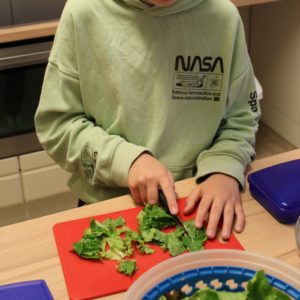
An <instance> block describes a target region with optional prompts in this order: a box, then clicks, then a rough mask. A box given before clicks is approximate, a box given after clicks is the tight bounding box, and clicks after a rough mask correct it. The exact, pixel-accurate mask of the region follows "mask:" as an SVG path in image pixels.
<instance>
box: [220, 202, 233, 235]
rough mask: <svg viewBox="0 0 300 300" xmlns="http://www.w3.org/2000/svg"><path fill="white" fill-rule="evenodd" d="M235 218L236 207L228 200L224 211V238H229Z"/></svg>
mask: <svg viewBox="0 0 300 300" xmlns="http://www.w3.org/2000/svg"><path fill="white" fill-rule="evenodd" d="M233 219H234V207H233V205H232V204H231V203H229V202H227V203H226V204H225V207H224V211H223V227H222V233H221V235H222V238H223V239H224V240H228V239H229V237H230V234H231V229H232V224H233Z"/></svg>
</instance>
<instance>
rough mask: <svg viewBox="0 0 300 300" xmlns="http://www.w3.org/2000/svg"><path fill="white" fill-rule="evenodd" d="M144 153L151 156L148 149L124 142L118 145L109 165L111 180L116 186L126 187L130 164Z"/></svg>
mask: <svg viewBox="0 0 300 300" xmlns="http://www.w3.org/2000/svg"><path fill="white" fill-rule="evenodd" d="M144 152H147V153H149V154H150V155H152V153H151V151H150V150H149V149H147V148H145V147H141V146H137V145H135V144H131V143H128V142H126V141H123V142H122V143H120V144H119V145H118V147H117V149H116V151H115V153H114V156H113V159H112V160H111V164H110V172H111V178H112V180H113V181H114V183H115V184H116V185H117V186H122V187H128V182H127V181H128V180H127V177H128V171H129V169H130V167H131V165H132V163H133V162H134V161H135V160H136V159H137V158H138V157H139V156H140V155H141V154H142V153H144Z"/></svg>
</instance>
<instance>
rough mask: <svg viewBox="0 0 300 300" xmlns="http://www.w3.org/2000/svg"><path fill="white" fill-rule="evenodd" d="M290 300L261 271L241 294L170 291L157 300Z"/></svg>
mask: <svg viewBox="0 0 300 300" xmlns="http://www.w3.org/2000/svg"><path fill="white" fill-rule="evenodd" d="M171 299H172V300H291V298H290V297H289V296H287V295H286V294H284V293H283V292H281V291H279V290H278V289H276V288H274V287H272V286H271V284H270V283H269V280H268V278H267V276H266V274H265V272H264V271H263V270H259V271H257V272H256V273H255V275H254V276H253V278H251V280H249V281H248V284H247V289H246V290H245V291H242V292H230V291H216V290H213V289H210V288H204V289H201V290H197V291H196V292H194V293H193V294H192V295H191V296H183V295H182V293H181V292H177V291H171V292H170V293H167V294H166V295H162V296H161V297H160V298H159V300H171Z"/></svg>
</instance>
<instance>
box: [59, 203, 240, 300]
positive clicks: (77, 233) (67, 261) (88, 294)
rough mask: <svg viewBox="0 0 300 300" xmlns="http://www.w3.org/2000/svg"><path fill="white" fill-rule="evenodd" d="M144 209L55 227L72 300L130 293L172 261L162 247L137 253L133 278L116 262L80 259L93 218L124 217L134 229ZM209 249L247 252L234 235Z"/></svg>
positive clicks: (208, 243)
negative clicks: (77, 246) (138, 282)
mask: <svg viewBox="0 0 300 300" xmlns="http://www.w3.org/2000/svg"><path fill="white" fill-rule="evenodd" d="M184 201H185V198H183V199H179V200H178V202H179V207H180V208H183V206H184ZM141 209H142V207H136V208H132V209H126V210H122V211H118V212H115V213H108V214H103V215H97V216H91V217H87V218H83V219H77V220H73V221H68V222H63V223H58V224H55V225H54V226H53V233H54V237H55V241H56V246H57V250H58V254H59V257H60V262H61V265H62V270H63V273H64V277H65V281H66V285H67V288H68V292H69V296H70V299H73V300H75V299H76V300H83V299H94V298H97V297H103V296H107V295H111V294H115V293H120V292H124V291H126V290H127V289H128V288H129V286H130V285H131V284H132V283H133V282H134V281H135V280H136V279H137V278H138V277H139V276H141V275H142V274H143V273H145V272H146V271H147V270H148V269H150V268H151V267H153V266H155V265H157V264H158V263H160V262H162V261H164V260H166V259H168V258H170V257H171V256H170V255H169V253H168V252H163V251H162V250H161V249H160V248H159V247H158V246H155V245H153V246H152V247H153V248H155V253H154V254H150V255H145V254H140V253H138V252H136V253H135V254H134V258H135V259H136V263H137V267H138V270H137V271H136V272H135V274H134V275H133V276H132V277H128V276H125V275H123V274H121V273H119V272H117V270H116V265H117V262H116V261H111V260H105V261H94V260H93V261H91V260H87V259H83V258H80V257H79V256H77V254H75V252H73V250H72V247H73V244H74V243H75V242H77V241H79V240H80V239H81V238H82V235H83V232H84V230H85V229H86V228H88V227H89V225H90V219H91V218H92V217H93V218H95V219H96V220H99V221H103V220H104V219H107V218H112V219H116V218H118V217H120V216H122V217H123V218H124V219H125V221H126V225H127V226H128V227H130V228H131V229H133V230H136V229H137V225H138V223H137V214H138V213H139V212H140V211H141ZM180 211H182V209H180ZM179 216H180V217H181V218H182V219H183V220H189V219H192V218H193V217H194V215H189V216H188V217H186V216H183V215H180V214H179ZM204 248H205V249H241V250H242V249H243V247H242V246H241V244H240V243H239V242H238V240H237V239H236V238H235V236H234V235H231V237H230V239H229V241H228V242H226V243H222V242H219V241H218V240H207V241H206V242H205V245H204Z"/></svg>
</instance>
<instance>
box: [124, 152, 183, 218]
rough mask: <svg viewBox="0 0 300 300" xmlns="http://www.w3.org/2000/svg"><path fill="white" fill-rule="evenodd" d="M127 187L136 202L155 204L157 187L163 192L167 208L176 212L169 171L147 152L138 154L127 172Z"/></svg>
mask: <svg viewBox="0 0 300 300" xmlns="http://www.w3.org/2000/svg"><path fill="white" fill-rule="evenodd" d="M128 187H129V189H130V193H131V195H132V197H133V199H134V200H135V201H137V202H142V203H144V204H146V203H147V202H149V203H150V204H155V203H157V201H158V189H159V188H160V189H162V191H163V192H164V194H165V196H166V198H167V201H168V204H169V209H170V211H171V213H172V214H177V212H178V206H177V201H176V195H175V185H174V179H173V176H172V174H171V172H170V171H169V170H168V169H167V168H166V167H165V166H164V165H163V164H162V163H161V162H159V161H158V160H157V159H155V158H154V157H153V156H151V155H150V154H148V153H143V154H142V155H140V156H139V157H138V158H137V159H136V160H135V161H134V162H133V164H132V165H131V167H130V169H129V172H128Z"/></svg>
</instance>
